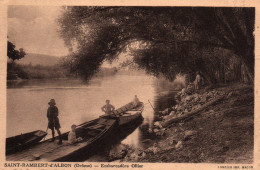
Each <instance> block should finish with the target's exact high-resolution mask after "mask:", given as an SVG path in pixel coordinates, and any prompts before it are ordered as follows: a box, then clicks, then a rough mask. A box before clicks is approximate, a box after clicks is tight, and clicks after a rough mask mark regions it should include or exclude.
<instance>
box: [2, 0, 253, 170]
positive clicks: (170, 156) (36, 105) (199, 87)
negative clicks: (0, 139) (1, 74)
mask: <svg viewBox="0 0 260 170" xmlns="http://www.w3.org/2000/svg"><path fill="white" fill-rule="evenodd" d="M255 21H256V20H255V7H199V6H197V7H195V6H185V7H179V6H178V7H177V6H75V5H73V6H66V5H63V6H40V5H39V6H37V5H8V7H7V60H6V61H7V63H6V65H7V73H6V82H7V83H6V136H5V138H6V139H5V148H2V149H1V150H5V160H6V161H11V162H114V163H121V162H125V163H134V162H137V163H214V164H223V163H224V164H225V165H229V164H253V163H254V151H255V148H254V137H255V135H254V125H255V124H254V106H255V102H254V99H255V97H254V89H255V87H254V84H255V34H254V31H255ZM136 166H137V168H140V167H138V166H139V165H136ZM140 166H141V165H140Z"/></svg>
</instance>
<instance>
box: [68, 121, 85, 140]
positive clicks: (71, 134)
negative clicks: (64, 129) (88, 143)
mask: <svg viewBox="0 0 260 170" xmlns="http://www.w3.org/2000/svg"><path fill="white" fill-rule="evenodd" d="M82 140H83V139H82V138H81V137H79V138H77V136H76V125H72V126H71V131H70V132H69V134H68V143H69V144H74V143H77V142H80V141H82Z"/></svg>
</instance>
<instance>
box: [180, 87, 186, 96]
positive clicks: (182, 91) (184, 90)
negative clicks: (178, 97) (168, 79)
mask: <svg viewBox="0 0 260 170" xmlns="http://www.w3.org/2000/svg"><path fill="white" fill-rule="evenodd" d="M185 92H186V88H185V87H184V88H183V89H182V90H181V94H182V95H184V94H185Z"/></svg>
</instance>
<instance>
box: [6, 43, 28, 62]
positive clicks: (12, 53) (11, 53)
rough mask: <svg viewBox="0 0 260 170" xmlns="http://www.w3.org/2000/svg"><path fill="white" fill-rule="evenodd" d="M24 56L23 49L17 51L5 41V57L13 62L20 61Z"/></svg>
mask: <svg viewBox="0 0 260 170" xmlns="http://www.w3.org/2000/svg"><path fill="white" fill-rule="evenodd" d="M25 55H26V53H25V51H24V50H23V48H20V49H19V51H18V50H16V49H15V45H14V44H13V43H11V42H10V41H7V56H8V57H9V58H10V59H12V60H13V61H15V60H20V59H21V58H23V57H24V56H25Z"/></svg>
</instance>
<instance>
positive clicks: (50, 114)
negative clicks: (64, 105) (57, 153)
mask: <svg viewBox="0 0 260 170" xmlns="http://www.w3.org/2000/svg"><path fill="white" fill-rule="evenodd" d="M48 104H49V105H50V106H49V108H48V110H47V118H48V121H49V122H48V128H50V129H51V131H52V139H51V140H50V142H54V141H55V138H54V136H55V131H54V128H55V129H56V131H57V132H58V134H59V143H58V144H62V139H61V133H60V128H61V127H60V122H59V118H58V115H59V110H58V107H57V106H55V105H56V102H55V100H54V99H51V100H50V102H49V103H48Z"/></svg>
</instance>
